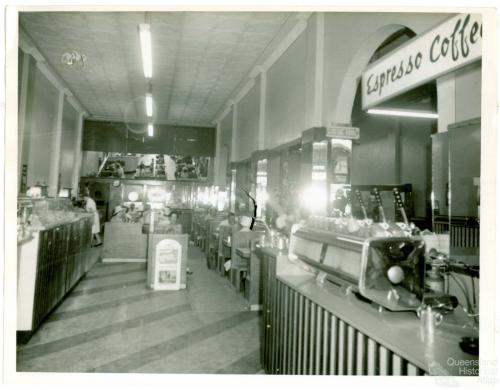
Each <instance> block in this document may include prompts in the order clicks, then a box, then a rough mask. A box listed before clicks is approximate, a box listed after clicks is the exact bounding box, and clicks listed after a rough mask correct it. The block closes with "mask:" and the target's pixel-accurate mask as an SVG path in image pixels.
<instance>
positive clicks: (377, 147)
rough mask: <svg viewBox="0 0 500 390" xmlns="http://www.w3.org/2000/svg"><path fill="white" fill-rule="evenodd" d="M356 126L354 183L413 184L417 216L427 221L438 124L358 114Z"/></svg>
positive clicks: (428, 121)
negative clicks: (434, 132) (432, 151)
mask: <svg viewBox="0 0 500 390" xmlns="http://www.w3.org/2000/svg"><path fill="white" fill-rule="evenodd" d="M357 101H358V99H356V101H355V102H357ZM353 125H354V126H357V127H359V128H360V134H361V135H360V139H359V140H358V141H355V142H354V145H353V153H352V170H351V183H352V184H359V185H372V184H373V185H392V184H405V183H411V184H412V197H413V202H414V213H415V216H416V217H426V214H427V206H428V205H427V203H428V193H429V191H430V187H429V186H430V180H431V172H430V167H429V166H428V163H427V161H428V160H427V159H429V158H430V156H429V153H430V149H429V148H430V135H431V130H432V128H433V127H436V122H435V121H431V120H425V119H424V120H419V119H410V118H395V117H380V116H376V115H369V114H366V113H363V112H361V111H360V110H359V111H357V113H356V114H355V117H354V118H353Z"/></svg>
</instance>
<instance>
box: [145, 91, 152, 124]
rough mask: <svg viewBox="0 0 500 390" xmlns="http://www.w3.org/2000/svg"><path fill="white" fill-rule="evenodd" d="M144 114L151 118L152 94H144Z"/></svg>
mask: <svg viewBox="0 0 500 390" xmlns="http://www.w3.org/2000/svg"><path fill="white" fill-rule="evenodd" d="M146 115H147V116H148V117H149V118H151V117H152V116H153V95H151V94H150V93H147V94H146Z"/></svg>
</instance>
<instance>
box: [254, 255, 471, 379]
mask: <svg viewBox="0 0 500 390" xmlns="http://www.w3.org/2000/svg"><path fill="white" fill-rule="evenodd" d="M255 255H256V256H258V257H259V258H260V261H261V294H262V303H263V316H262V322H261V361H262V364H263V366H264V368H265V370H266V372H267V373H272V374H337V375H343V374H347V375H424V374H429V375H478V373H477V367H478V356H474V355H470V354H467V353H465V352H463V351H462V350H461V348H460V346H459V343H460V340H461V337H462V336H477V329H474V327H473V326H472V325H471V321H470V320H469V319H467V318H466V316H465V314H464V313H463V312H462V311H461V310H459V309H456V310H455V311H454V312H453V313H451V314H445V315H444V319H443V322H442V324H441V326H439V327H437V328H436V329H435V335H434V341H432V342H431V341H429V340H428V339H425V338H424V336H423V334H422V331H421V328H420V320H419V318H418V317H417V315H416V313H415V312H409V311H401V312H392V311H388V310H380V308H379V307H378V306H376V305H374V304H373V303H370V302H367V301H366V300H361V299H360V298H358V296H357V295H355V294H354V293H348V292H347V293H346V290H345V289H342V288H340V287H339V286H337V285H335V284H333V283H331V282H330V281H328V280H324V281H323V282H319V281H318V280H317V278H316V275H315V273H313V272H310V271H309V270H308V267H307V265H304V264H302V263H301V262H300V261H296V260H290V258H289V257H288V255H287V254H286V253H282V252H280V251H278V250H276V249H272V248H265V247H258V246H257V247H256V249H255Z"/></svg>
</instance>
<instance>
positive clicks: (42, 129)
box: [20, 58, 59, 187]
mask: <svg viewBox="0 0 500 390" xmlns="http://www.w3.org/2000/svg"><path fill="white" fill-rule="evenodd" d="M26 95H27V102H26V114H25V115H26V117H25V130H24V136H23V147H22V152H21V157H20V158H21V159H22V164H26V165H27V166H28V173H27V185H28V187H30V186H32V185H35V184H37V183H40V184H43V183H45V184H48V183H49V174H50V156H51V155H52V154H53V153H54V151H55V149H54V148H55V145H54V139H55V127H56V118H57V105H58V97H59V91H58V90H57V89H56V88H55V87H54V86H53V85H52V84H51V82H50V81H49V80H48V79H47V78H46V77H45V76H44V74H43V73H42V72H41V71H40V69H38V68H37V66H36V62H35V60H34V59H33V58H31V59H30V68H29V75H28V87H27V94H26Z"/></svg>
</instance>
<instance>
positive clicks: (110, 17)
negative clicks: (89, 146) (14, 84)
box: [20, 12, 290, 126]
mask: <svg viewBox="0 0 500 390" xmlns="http://www.w3.org/2000/svg"><path fill="white" fill-rule="evenodd" d="M148 16H149V17H150V23H151V32H152V40H153V80H152V84H153V97H154V100H155V104H156V110H155V115H157V116H156V118H155V122H156V123H168V124H179V125H193V126H211V125H212V121H213V119H214V117H215V115H216V114H217V112H218V111H219V110H220V109H221V108H222V106H223V104H224V103H225V102H226V100H227V99H228V98H229V97H230V95H231V94H232V93H233V92H234V90H235V88H236V87H237V86H238V85H239V84H240V83H241V82H242V81H243V80H244V78H245V77H246V76H247V75H248V73H249V72H250V71H251V69H252V68H253V67H254V66H255V64H256V61H257V59H259V57H260V56H261V55H262V53H263V52H264V50H265V49H266V48H267V50H269V46H270V45H274V44H276V43H275V40H274V41H273V38H274V37H275V36H277V35H278V32H279V31H280V29H281V28H282V27H283V26H284V25H285V22H286V21H287V19H288V18H289V17H290V14H289V13H270V12H154V13H150V14H148ZM145 18H146V14H145V13H144V12H112V13H109V12H107V13H103V12H87V13H85V12H69V13H68V12H65V13H62V12H57V13H54V12H52V13H48V12H44V13H41V12H38V13H22V14H20V23H21V26H22V28H23V29H24V30H25V32H27V33H28V35H29V36H30V37H31V38H32V40H33V41H34V43H35V44H36V45H37V47H38V49H39V50H40V52H41V53H42V54H43V55H44V57H45V58H46V60H47V62H49V63H50V65H52V67H53V68H54V69H55V70H56V72H57V73H58V74H59V76H60V77H61V78H62V79H63V80H64V81H65V82H66V83H67V85H68V86H69V88H70V89H71V91H72V92H73V93H74V95H75V96H76V97H77V98H78V100H80V102H81V103H82V104H83V105H84V106H85V108H86V109H87V110H88V112H89V114H90V117H91V118H99V119H109V120H124V121H126V122H135V121H139V122H143V121H145V104H144V95H145V93H146V92H147V90H148V83H147V81H146V79H145V78H144V74H143V71H142V60H141V51H140V45H139V34H138V31H137V26H138V24H139V23H144V21H145ZM72 50H76V51H78V52H79V53H80V54H85V55H86V56H87V58H88V60H87V65H86V67H85V68H84V69H82V68H81V67H79V66H77V65H73V66H72V67H69V66H67V65H65V64H63V63H62V62H61V56H62V54H63V53H64V52H67V51H72Z"/></svg>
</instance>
